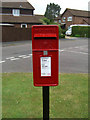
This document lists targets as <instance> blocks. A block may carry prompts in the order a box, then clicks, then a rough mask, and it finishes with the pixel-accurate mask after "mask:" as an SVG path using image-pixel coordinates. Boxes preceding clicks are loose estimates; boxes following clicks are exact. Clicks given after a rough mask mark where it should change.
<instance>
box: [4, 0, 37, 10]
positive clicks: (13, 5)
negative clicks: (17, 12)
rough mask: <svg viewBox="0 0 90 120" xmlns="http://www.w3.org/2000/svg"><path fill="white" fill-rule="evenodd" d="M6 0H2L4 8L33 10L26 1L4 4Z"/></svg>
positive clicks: (17, 0)
mask: <svg viewBox="0 0 90 120" xmlns="http://www.w3.org/2000/svg"><path fill="white" fill-rule="evenodd" d="M5 1H7V0H2V7H4V8H23V9H33V10H34V9H35V8H34V7H33V6H32V5H31V4H30V3H29V2H28V1H27V0H22V1H20V0H14V2H11V1H10V0H8V1H9V2H5ZM15 1H16V2H15Z"/></svg>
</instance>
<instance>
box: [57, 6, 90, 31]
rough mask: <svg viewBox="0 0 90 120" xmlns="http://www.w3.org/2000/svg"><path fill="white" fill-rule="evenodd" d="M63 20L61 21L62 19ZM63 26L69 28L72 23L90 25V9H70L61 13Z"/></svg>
mask: <svg viewBox="0 0 90 120" xmlns="http://www.w3.org/2000/svg"><path fill="white" fill-rule="evenodd" d="M60 20H61V21H60ZM58 21H60V22H61V23H60V25H61V27H62V28H66V29H68V27H69V26H70V25H72V24H89V25H90V11H84V10H76V9H69V8H66V10H65V11H64V12H63V13H62V14H61V18H60V19H58Z"/></svg>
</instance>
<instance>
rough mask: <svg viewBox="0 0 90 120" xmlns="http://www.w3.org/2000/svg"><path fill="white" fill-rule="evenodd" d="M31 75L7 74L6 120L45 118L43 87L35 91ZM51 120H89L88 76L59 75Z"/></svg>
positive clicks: (51, 88) (4, 116)
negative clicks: (14, 119)
mask: <svg viewBox="0 0 90 120" xmlns="http://www.w3.org/2000/svg"><path fill="white" fill-rule="evenodd" d="M32 76H33V75H32V73H4V74H3V78H2V83H3V90H2V92H3V96H2V104H3V105H2V108H3V109H2V112H3V113H2V115H3V118H42V116H43V112H42V111H43V103H42V87H34V86H33V79H32ZM50 118H88V75H87V74H60V84H59V86H57V87H50Z"/></svg>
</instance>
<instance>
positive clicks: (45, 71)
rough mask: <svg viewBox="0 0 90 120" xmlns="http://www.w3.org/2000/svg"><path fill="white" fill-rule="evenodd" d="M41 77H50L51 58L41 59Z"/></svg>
mask: <svg viewBox="0 0 90 120" xmlns="http://www.w3.org/2000/svg"><path fill="white" fill-rule="evenodd" d="M41 76H51V57H41Z"/></svg>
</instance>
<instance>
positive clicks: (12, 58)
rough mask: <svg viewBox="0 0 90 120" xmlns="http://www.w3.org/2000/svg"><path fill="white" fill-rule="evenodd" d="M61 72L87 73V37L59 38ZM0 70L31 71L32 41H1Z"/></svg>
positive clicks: (4, 71)
mask: <svg viewBox="0 0 90 120" xmlns="http://www.w3.org/2000/svg"><path fill="white" fill-rule="evenodd" d="M59 53H60V55H59V58H60V60H59V61H60V65H59V68H60V72H61V73H88V39H85V38H78V39H76V38H69V39H61V40H60V47H59ZM0 64H2V72H3V73H7V72H32V71H33V69H32V42H31V41H24V42H16V43H15V42H12V43H3V47H2V59H1V60H0Z"/></svg>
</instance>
